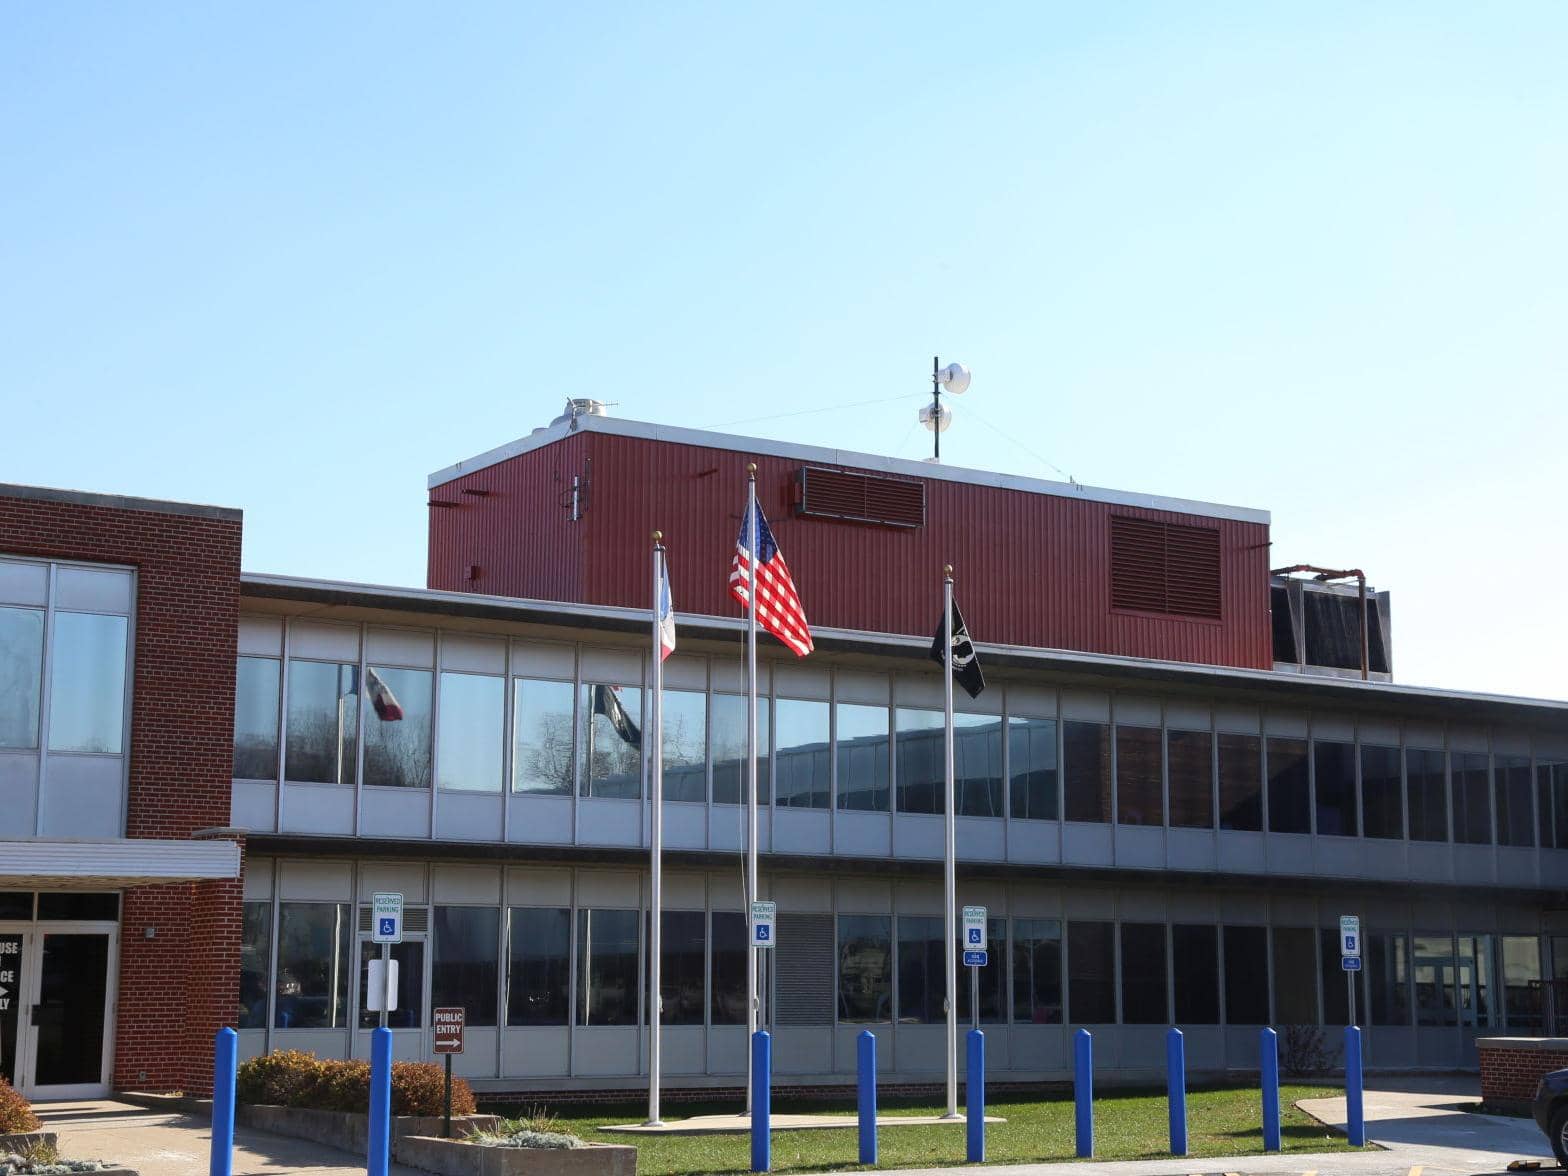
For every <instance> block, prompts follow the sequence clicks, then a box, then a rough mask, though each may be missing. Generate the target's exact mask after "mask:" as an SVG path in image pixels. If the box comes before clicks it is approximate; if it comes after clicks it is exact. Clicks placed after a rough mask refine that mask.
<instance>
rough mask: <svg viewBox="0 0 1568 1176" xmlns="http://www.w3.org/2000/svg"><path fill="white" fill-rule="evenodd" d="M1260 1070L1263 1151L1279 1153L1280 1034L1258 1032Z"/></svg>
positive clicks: (1265, 1031)
mask: <svg viewBox="0 0 1568 1176" xmlns="http://www.w3.org/2000/svg"><path fill="white" fill-rule="evenodd" d="M1258 1068H1259V1069H1260V1070H1261V1071H1262V1072H1263V1150H1264V1151H1279V1148H1280V1142H1279V1034H1277V1033H1275V1032H1274V1030H1272V1029H1262V1030H1259V1032H1258Z"/></svg>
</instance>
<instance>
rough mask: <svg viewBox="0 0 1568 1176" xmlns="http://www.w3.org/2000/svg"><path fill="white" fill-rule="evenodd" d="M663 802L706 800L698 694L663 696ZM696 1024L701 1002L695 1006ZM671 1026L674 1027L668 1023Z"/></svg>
mask: <svg viewBox="0 0 1568 1176" xmlns="http://www.w3.org/2000/svg"><path fill="white" fill-rule="evenodd" d="M663 719H664V799H665V800H684V801H689V802H693V803H696V804H706V803H707V800H708V696H707V694H706V693H705V692H703V691H701V690H666V691H665V692H664V715H663ZM697 1007H698V1013H699V1020H698V1022H697V1023H698V1024H701V1020H700V1014H701V1011H702V1002H701V1001H699V1002H698V1005H697ZM670 1024H672V1025H673V1024H675V1022H673V1021H671V1022H670Z"/></svg>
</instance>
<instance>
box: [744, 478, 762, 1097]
mask: <svg viewBox="0 0 1568 1176" xmlns="http://www.w3.org/2000/svg"><path fill="white" fill-rule="evenodd" d="M759 530H760V528H759V527H758V526H757V463H756V462H754V461H753V462H748V463H747V465H746V548H747V560H746V599H747V601H748V602H749V603H748V604H747V606H746V904H747V905H746V1048H747V1050H748V1051H749V1050H750V1049H751V1039H752V1036H753V1035H754V1034H755V1033H756V1032H757V1022H758V1018H757V1014H758V1011H759V1005H760V996H759V994H758V991H757V975H758V971H759V969H758V967H757V965H758V963H759V961H758V959H757V949H756V948H755V947H754V946H752V940H751V937H752V930H751V904H752V903H754V902H756V901H757V533H758V531H759ZM746 1056H747V1057H750V1056H751V1055H750V1053H749V1052H748V1054H747V1055H746ZM751 1100H752V1090H751V1066H750V1065H747V1067H746V1113H747V1114H748V1115H749V1114H751Z"/></svg>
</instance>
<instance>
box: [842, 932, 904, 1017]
mask: <svg viewBox="0 0 1568 1176" xmlns="http://www.w3.org/2000/svg"><path fill="white" fill-rule="evenodd" d="M892 1017H893V920H892V919H891V918H890V917H889V916H887V915H840V916H839V917H838V1019H839V1021H840V1022H842V1023H844V1024H853V1025H865V1024H878V1023H882V1022H886V1021H890V1020H892Z"/></svg>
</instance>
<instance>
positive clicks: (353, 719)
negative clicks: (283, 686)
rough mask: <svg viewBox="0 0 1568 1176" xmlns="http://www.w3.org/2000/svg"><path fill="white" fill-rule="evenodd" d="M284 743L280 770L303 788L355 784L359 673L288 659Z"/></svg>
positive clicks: (348, 668)
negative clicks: (286, 730) (287, 728)
mask: <svg viewBox="0 0 1568 1176" xmlns="http://www.w3.org/2000/svg"><path fill="white" fill-rule="evenodd" d="M288 676H289V706H288V726H289V733H288V740H287V742H286V744H285V745H284V749H283V770H284V772H285V774H286V776H287V778H288V779H290V780H298V781H300V782H302V783H306V784H353V783H354V781H355V773H356V770H357V769H356V766H355V763H356V752H355V748H356V740H357V736H356V734H355V726H356V724H357V723H358V722H359V686H358V683H359V669H358V667H357V666H351V665H343V664H339V663H337V662H312V661H295V660H290V661H289V668H288Z"/></svg>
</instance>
